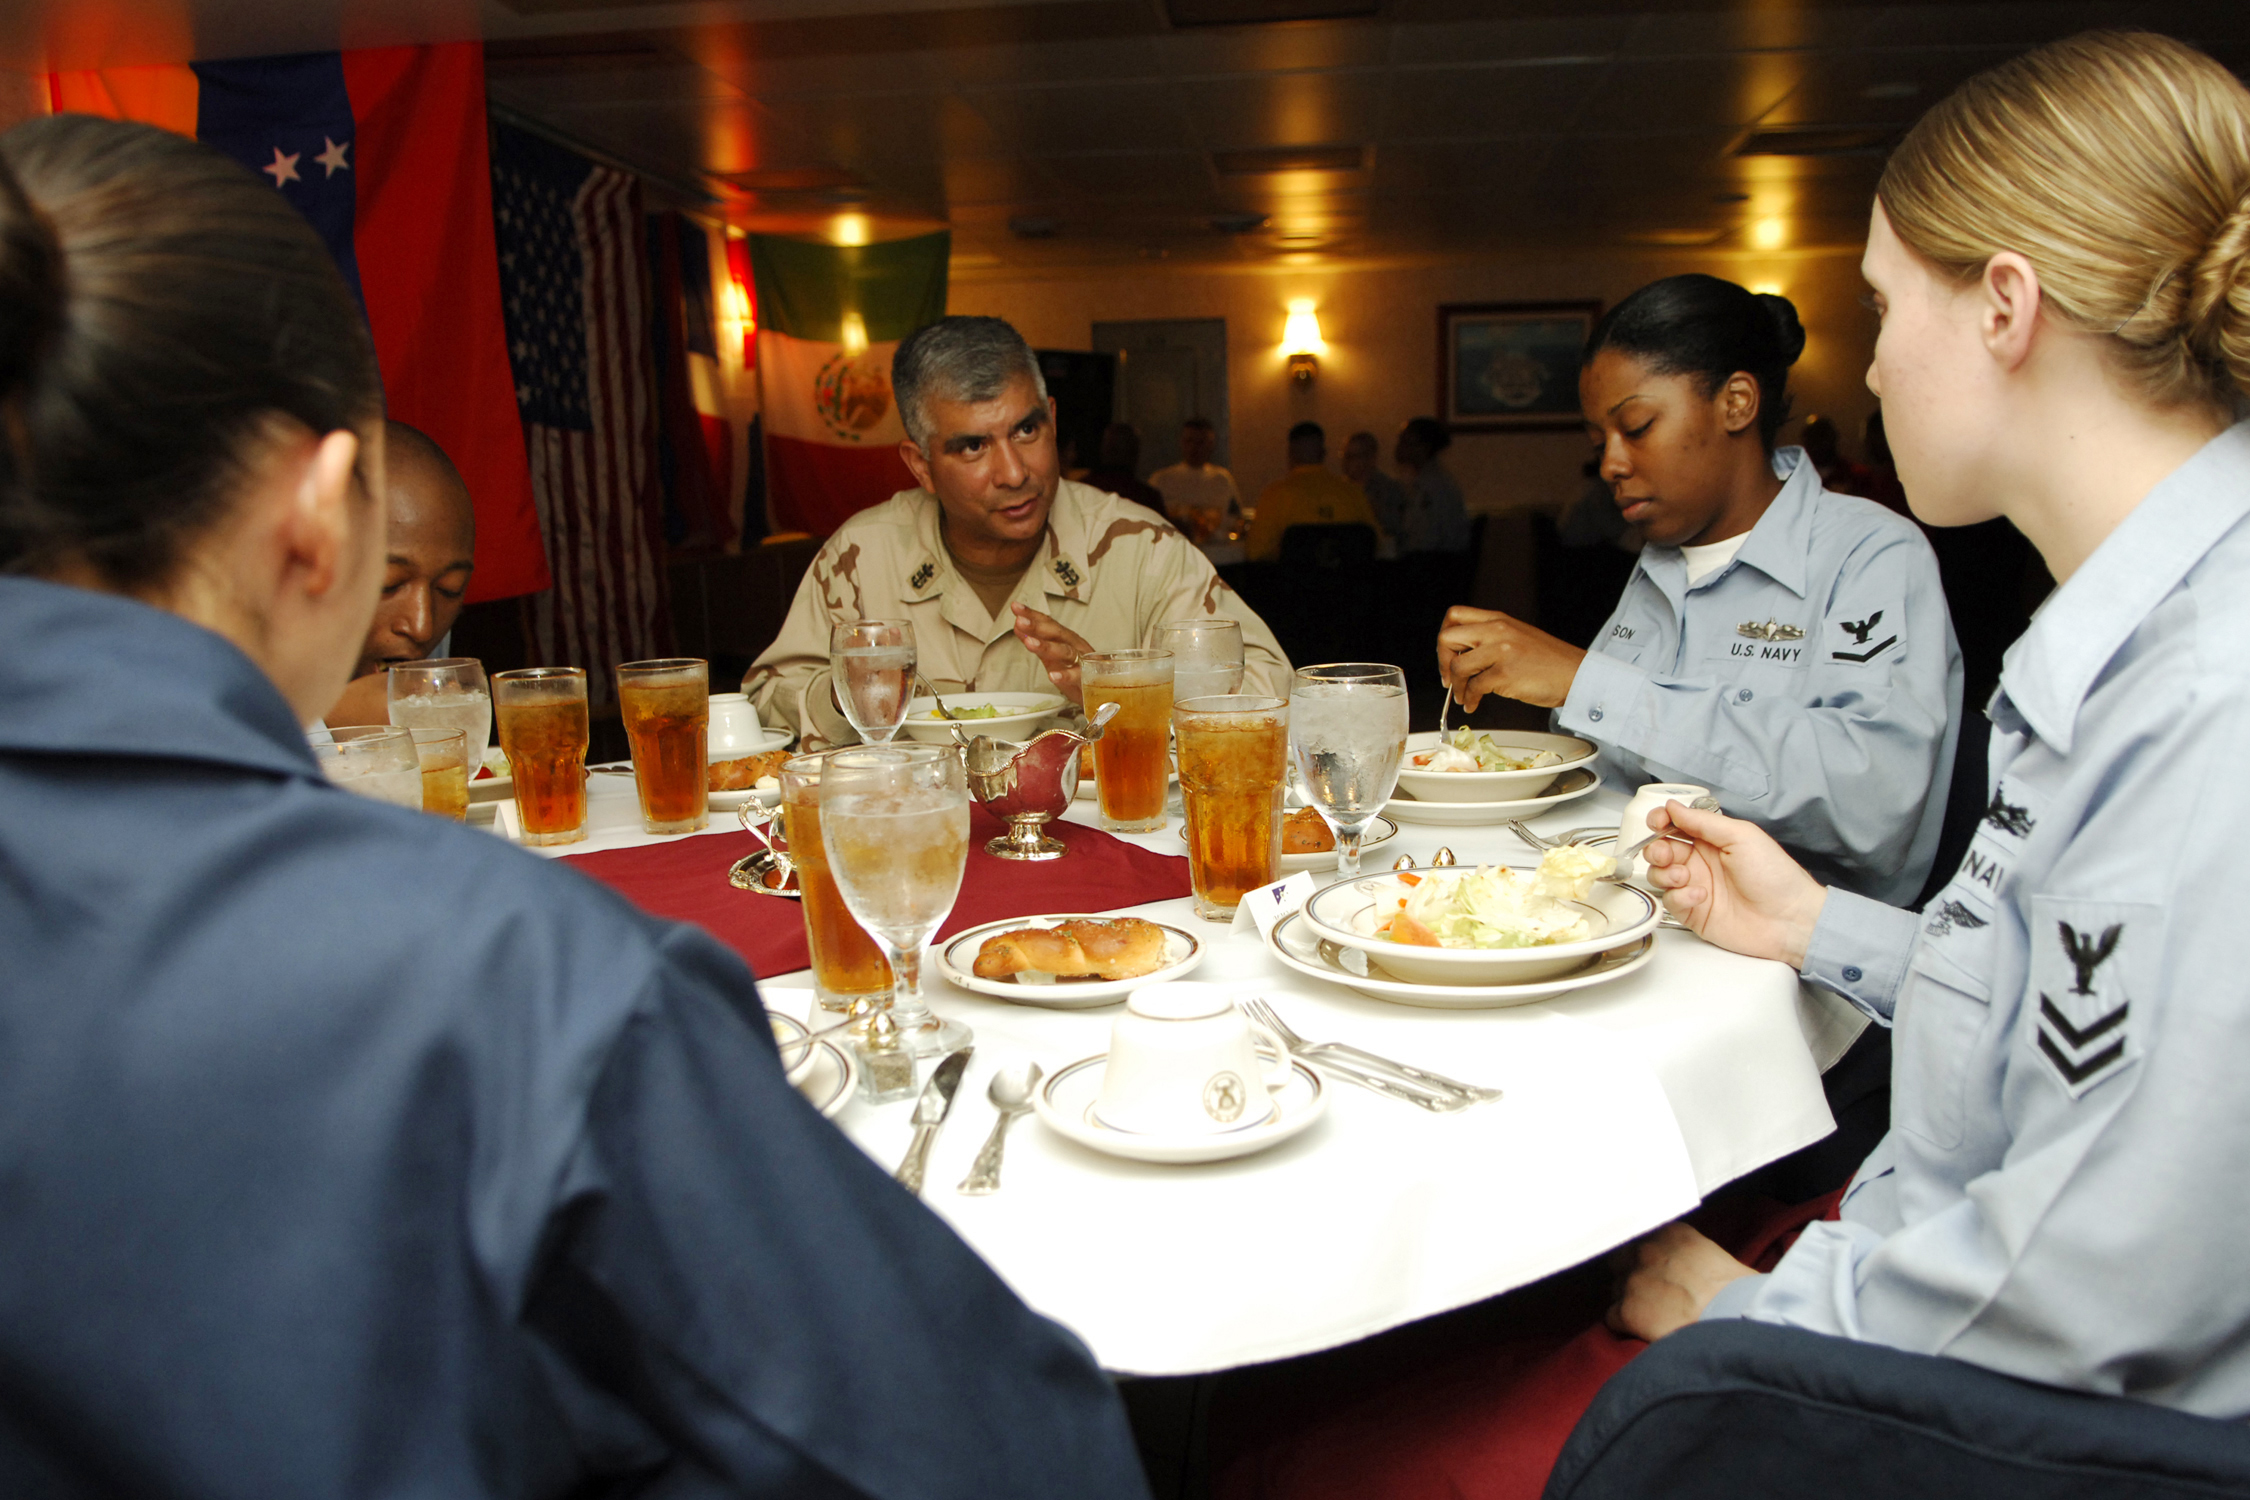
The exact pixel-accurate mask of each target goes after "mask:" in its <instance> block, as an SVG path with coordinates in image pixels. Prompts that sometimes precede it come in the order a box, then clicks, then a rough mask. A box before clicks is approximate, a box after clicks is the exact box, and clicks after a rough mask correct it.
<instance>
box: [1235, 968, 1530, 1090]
mask: <svg viewBox="0 0 2250 1500" xmlns="http://www.w3.org/2000/svg"><path fill="white" fill-rule="evenodd" d="M1242 1009H1243V1011H1244V1012H1245V1013H1246V1014H1247V1015H1248V1016H1249V1017H1250V1019H1251V1020H1253V1021H1256V1022H1258V1023H1259V1024H1261V1025H1263V1026H1266V1027H1268V1028H1270V1029H1271V1030H1272V1032H1273V1034H1274V1035H1275V1036H1277V1037H1279V1038H1281V1043H1282V1045H1283V1046H1285V1047H1287V1048H1288V1049H1289V1050H1290V1051H1291V1052H1294V1053H1295V1054H1297V1056H1299V1057H1309V1058H1311V1059H1313V1060H1314V1061H1315V1062H1320V1061H1324V1060H1328V1059H1334V1058H1343V1059H1345V1060H1346V1061H1348V1062H1351V1063H1354V1064H1356V1065H1358V1066H1359V1067H1362V1068H1373V1069H1380V1070H1382V1071H1384V1072H1388V1073H1393V1074H1396V1075H1397V1076H1398V1077H1400V1078H1404V1079H1408V1080H1411V1081H1412V1082H1414V1083H1418V1084H1420V1085H1421V1086H1422V1087H1424V1088H1430V1089H1436V1090H1438V1091H1439V1092H1440V1093H1443V1094H1447V1095H1450V1096H1452V1097H1453V1098H1455V1099H1458V1100H1460V1101H1461V1103H1460V1106H1459V1107H1461V1108H1464V1109H1465V1108H1467V1107H1468V1106H1469V1105H1472V1104H1482V1103H1485V1102H1486V1101H1488V1100H1492V1099H1497V1098H1499V1097H1500V1090H1498V1089H1488V1088H1480V1087H1479V1086H1478V1085H1476V1084H1473V1083H1463V1082H1461V1081H1460V1080H1459V1079H1456V1078H1448V1077H1446V1076H1445V1075H1444V1074H1442V1073H1432V1072H1430V1071H1428V1070H1427V1069H1425V1068H1417V1067H1415V1066H1414V1065H1413V1064H1412V1063H1402V1062H1399V1061H1396V1060H1395V1059H1392V1058H1388V1057H1380V1056H1377V1055H1376V1054H1375V1053H1373V1052H1369V1051H1367V1050H1366V1049H1365V1048H1363V1047H1354V1046H1353V1045H1351V1044H1350V1043H1349V1042H1308V1041H1306V1040H1305V1039H1304V1038H1303V1037H1301V1036H1299V1035H1298V1034H1297V1033H1296V1032H1294V1031H1291V1030H1290V1029H1289V1026H1288V1023H1287V1022H1285V1021H1283V1020H1282V1019H1281V1017H1280V1015H1279V1014H1277V1013H1276V1012H1275V1010H1274V1008H1273V1007H1272V1006H1271V1005H1269V1004H1267V1003H1266V1001H1265V1000H1264V998H1262V997H1260V996H1256V995H1252V996H1249V997H1247V998H1246V999H1244V1000H1243V1001H1242Z"/></svg>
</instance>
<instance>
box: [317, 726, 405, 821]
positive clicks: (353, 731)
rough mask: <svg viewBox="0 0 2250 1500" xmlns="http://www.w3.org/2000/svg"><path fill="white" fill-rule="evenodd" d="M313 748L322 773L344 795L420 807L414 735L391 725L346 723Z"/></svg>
mask: <svg viewBox="0 0 2250 1500" xmlns="http://www.w3.org/2000/svg"><path fill="white" fill-rule="evenodd" d="M329 739H330V741H331V743H329V744H325V745H315V746H313V754H314V756H315V757H317V758H318V759H319V761H320V769H321V773H322V774H323V775H325V776H326V777H327V778H328V779H329V780H330V781H333V782H335V783H336V785H338V786H340V787H342V788H343V789H344V790H345V791H347V792H355V793H357V794H358V795H360V796H362V797H369V798H373V799H374V800H375V801H377V802H388V803H390V804H392V805H393V806H394V807H413V808H419V807H420V806H421V805H422V762H421V760H420V759H419V758H418V757H417V756H416V755H415V753H414V736H413V735H412V734H411V733H409V732H408V731H406V730H404V729H400V728H398V727H397V726H396V725H392V724H347V725H345V726H344V727H343V728H341V729H332V730H330V731H329Z"/></svg>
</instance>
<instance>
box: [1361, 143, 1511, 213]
mask: <svg viewBox="0 0 2250 1500" xmlns="http://www.w3.org/2000/svg"><path fill="white" fill-rule="evenodd" d="M1553 144H1554V143H1553V142H1552V141H1551V140H1548V139H1542V138H1537V137H1526V138H1522V139H1517V140H1501V141H1484V142H1478V143H1476V144H1473V145H1462V144H1456V143H1452V142H1434V141H1416V142H1394V143H1391V144H1387V145H1385V146H1384V147H1383V148H1382V150H1380V151H1379V152H1377V153H1376V157H1375V177H1374V186H1373V190H1374V192H1375V194H1376V196H1378V197H1381V198H1386V199H1387V198H1392V197H1433V198H1434V197H1449V198H1454V199H1459V200H1461V201H1463V202H1475V201H1477V200H1481V199H1486V198H1489V197H1492V196H1493V195H1495V194H1499V193H1506V192H1517V191H1522V190H1524V189H1527V188H1529V187H1530V186H1531V185H1532V184H1533V183H1535V182H1537V181H1538V179H1539V175H1540V173H1541V172H1542V171H1544V170H1545V168H1546V164H1547V159H1548V156H1549V155H1550V154H1551V152H1552V149H1553Z"/></svg>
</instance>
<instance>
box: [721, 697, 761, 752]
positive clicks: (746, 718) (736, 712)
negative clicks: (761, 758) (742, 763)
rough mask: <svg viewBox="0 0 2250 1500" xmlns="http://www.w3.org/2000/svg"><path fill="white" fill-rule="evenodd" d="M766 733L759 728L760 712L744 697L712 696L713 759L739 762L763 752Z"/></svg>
mask: <svg viewBox="0 0 2250 1500" xmlns="http://www.w3.org/2000/svg"><path fill="white" fill-rule="evenodd" d="M765 742H766V732H765V730H764V729H762V728H760V727H759V724H758V710H757V708H756V707H755V706H754V705H753V704H752V703H751V702H750V700H749V698H748V697H746V696H745V695H743V694H741V693H713V694H712V695H711V732H710V740H709V745H710V751H709V758H710V759H712V760H735V759H737V758H739V757H741V756H745V755H750V754H754V753H755V752H757V751H758V750H759V749H761V748H763V747H764V745H765Z"/></svg>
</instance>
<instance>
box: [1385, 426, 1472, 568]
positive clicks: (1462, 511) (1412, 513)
mask: <svg viewBox="0 0 2250 1500" xmlns="http://www.w3.org/2000/svg"><path fill="white" fill-rule="evenodd" d="M1452 446H1453V434H1452V432H1451V431H1450V430H1448V429H1447V427H1446V425H1445V424H1444V423H1443V422H1441V421H1439V420H1438V419H1437V418H1436V417H1416V418H1414V419H1413V420H1411V421H1409V422H1408V423H1407V424H1406V425H1405V426H1404V427H1401V428H1400V429H1399V432H1398V442H1397V443H1396V444H1395V445H1394V446H1393V448H1392V450H1391V457H1392V458H1393V459H1394V460H1396V461H1397V463H1398V466H1399V467H1400V468H1401V469H1403V470H1404V471H1405V472H1406V517H1405V520H1404V522H1403V523H1402V524H1401V526H1400V527H1399V532H1398V536H1397V542H1398V550H1399V555H1400V556H1402V557H1404V556H1408V555H1410V554H1412V553H1416V552H1466V551H1468V550H1469V511H1468V507H1467V506H1466V505H1465V504H1464V503H1463V502H1462V499H1461V486H1460V484H1459V483H1457V482H1456V481H1455V480H1454V478H1453V475H1452V473H1451V472H1450V471H1448V470H1447V468H1446V467H1445V463H1444V460H1443V459H1442V458H1441V457H1440V455H1442V454H1443V453H1444V452H1445V450H1446V449H1448V448H1450V447H1452Z"/></svg>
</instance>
